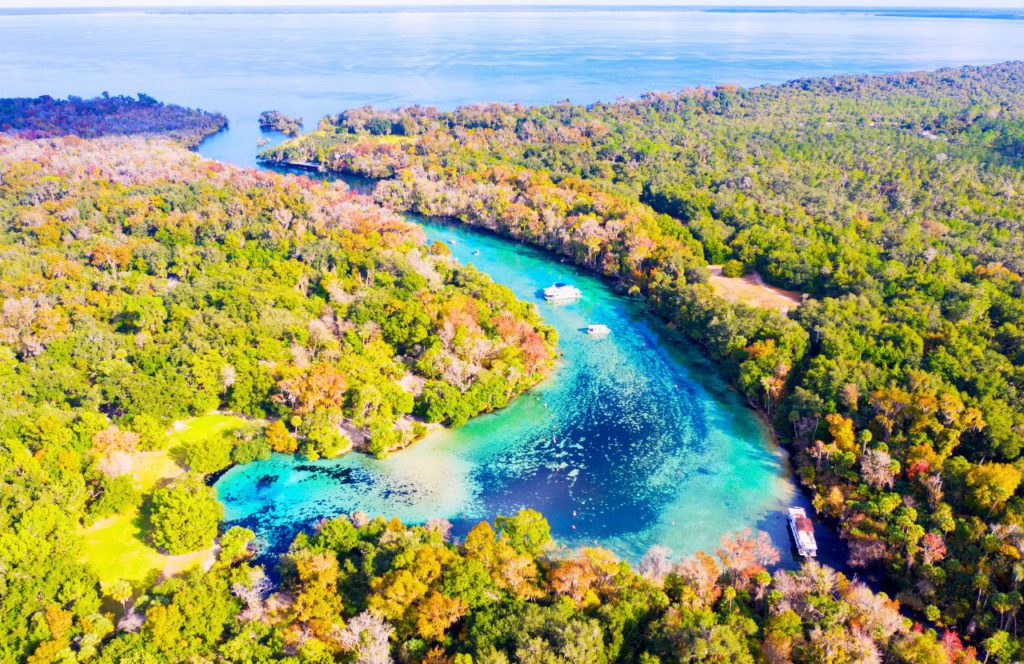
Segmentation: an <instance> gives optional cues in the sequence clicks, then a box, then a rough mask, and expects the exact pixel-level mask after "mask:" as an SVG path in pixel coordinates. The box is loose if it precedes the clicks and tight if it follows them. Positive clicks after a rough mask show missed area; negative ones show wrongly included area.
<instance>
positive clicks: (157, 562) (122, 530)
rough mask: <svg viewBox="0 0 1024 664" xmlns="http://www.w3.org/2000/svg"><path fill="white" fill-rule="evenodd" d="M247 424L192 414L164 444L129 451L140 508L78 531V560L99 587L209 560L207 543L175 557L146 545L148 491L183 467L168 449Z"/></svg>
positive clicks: (215, 415)
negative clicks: (80, 554) (148, 448)
mask: <svg viewBox="0 0 1024 664" xmlns="http://www.w3.org/2000/svg"><path fill="white" fill-rule="evenodd" d="M246 426H249V422H247V421H246V420H244V419H242V418H241V417H238V416H235V415H225V414H221V413H213V414H210V415H204V416H202V417H196V418H193V419H191V420H187V421H184V422H179V423H177V424H176V426H175V427H173V428H172V429H171V431H170V432H169V433H168V437H167V438H168V439H167V446H166V448H165V449H162V450H153V451H148V452H136V453H134V454H132V455H131V469H130V470H129V471H128V472H129V473H130V474H131V475H132V478H133V479H134V480H135V487H136V488H137V489H138V490H139V493H141V494H142V495H143V496H144V497H145V500H144V501H143V506H142V508H140V509H133V510H129V511H127V512H123V513H121V514H117V515H114V516H111V517H107V518H105V519H101V520H100V521H97V522H96V523H94V524H92V525H91V526H89V527H87V528H85V529H84V530H83V531H82V539H83V547H82V557H83V560H84V562H86V563H87V564H88V565H89V566H91V567H92V569H93V571H95V572H96V574H97V576H99V579H100V582H101V583H103V584H104V586H108V585H109V584H111V583H113V582H114V581H117V580H118V579H125V580H126V581H131V582H141V581H145V580H147V578H148V577H150V576H151V575H153V574H156V573H163V575H164V576H171V575H174V574H177V573H179V572H183V571H185V570H187V569H190V568H192V567H195V566H197V565H202V564H206V563H208V562H210V561H211V560H212V559H213V555H214V552H213V549H212V548H210V549H204V550H202V551H194V552H192V553H185V554H182V555H178V556H170V555H167V554H164V553H161V552H160V551H158V550H156V549H155V548H153V546H152V545H150V544H149V513H148V506H149V495H148V494H149V493H151V492H152V491H153V489H155V488H156V487H157V486H159V485H160V484H162V483H164V482H167V481H170V480H172V479H174V478H175V477H177V476H178V475H180V474H182V473H184V472H185V469H184V468H182V467H181V466H180V465H178V463H177V462H176V461H175V460H174V455H173V450H175V449H177V448H179V447H180V446H181V445H183V444H185V443H187V442H191V441H195V440H202V439H204V438H211V437H214V436H221V435H224V434H226V433H228V432H229V431H232V430H235V429H239V428H242V427H246Z"/></svg>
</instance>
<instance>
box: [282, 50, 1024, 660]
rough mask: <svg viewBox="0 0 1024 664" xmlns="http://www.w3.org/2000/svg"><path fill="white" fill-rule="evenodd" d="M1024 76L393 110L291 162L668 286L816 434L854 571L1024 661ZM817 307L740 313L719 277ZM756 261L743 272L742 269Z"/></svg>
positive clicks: (636, 280)
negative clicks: (869, 573)
mask: <svg viewBox="0 0 1024 664" xmlns="http://www.w3.org/2000/svg"><path fill="white" fill-rule="evenodd" d="M1022 118H1024V64H1022V63H1010V64H1003V65H995V66H990V67H966V68H962V69H952V70H941V71H936V72H922V73H910V74H899V75H892V76H881V77H870V76H841V77H835V78H828V79H815V80H800V81H794V82H792V83H789V84H785V85H778V86H764V87H759V88H753V89H739V88H737V87H735V86H721V87H718V88H715V89H706V88H698V89H692V90H684V91H682V92H680V93H673V94H650V95H646V96H645V97H643V98H642V99H640V100H636V101H621V102H616V103H608V104H594V105H592V106H588V107H583V106H576V105H571V104H569V103H560V104H556V105H553V106H547V107H537V108H528V107H522V106H503V105H490V106H471V107H464V108H460V109H457V110H455V111H453V112H447V113H442V112H438V111H436V110H434V109H425V108H412V109H406V110H400V111H384V112H379V111H375V110H373V109H369V108H363V109H357V110H355V111H349V112H347V113H343V114H341V115H339V116H336V117H332V118H328V119H327V120H326V121H325V123H324V124H323V125H322V127H321V129H320V130H319V131H317V132H315V133H313V134H312V135H310V136H308V137H304V138H302V139H299V140H297V141H293V142H291V143H288V144H285V145H283V146H281V147H279V148H275V149H272V150H270V151H268V153H267V154H266V155H265V156H266V157H267V158H269V159H275V160H297V161H298V160H301V161H317V162H319V163H320V164H321V165H322V167H323V168H325V169H329V170H342V171H354V172H358V173H361V174H365V175H370V176H374V177H378V178H384V180H383V181H382V182H381V183H379V184H378V185H377V190H376V196H377V198H378V199H379V200H380V201H382V202H384V203H385V204H387V205H389V206H391V207H393V208H394V209H398V210H405V209H412V210H416V211H418V212H422V213H426V214H442V215H447V216H453V217H456V218H459V219H461V220H463V221H465V222H467V223H471V224H474V225H481V226H485V227H488V228H491V229H494V230H497V231H498V232H501V233H504V234H507V235H510V236H512V237H516V238H520V239H523V240H527V241H530V242H532V243H535V244H538V245H541V246H544V247H547V248H549V249H552V250H554V251H558V252H560V253H562V254H564V255H566V256H570V257H572V258H573V259H574V260H575V261H576V262H577V263H579V264H582V265H586V266H588V267H590V268H592V269H594V270H596V271H599V272H601V273H603V274H605V275H608V276H611V277H614V278H616V279H618V280H619V281H620V283H621V284H622V286H623V288H625V289H629V290H630V291H631V292H637V293H642V294H643V295H645V296H646V297H647V298H648V300H649V301H650V303H651V305H652V307H654V308H656V309H657V310H658V311H659V312H661V313H662V314H663V315H665V316H666V317H667V318H669V319H670V320H672V321H674V322H675V323H677V324H678V325H679V326H680V327H681V328H682V329H684V330H685V331H686V332H687V333H688V334H689V335H690V336H692V337H693V338H695V339H696V340H698V341H699V342H700V343H701V344H702V345H703V346H704V347H705V348H706V349H707V351H708V352H709V354H710V355H712V356H713V357H715V358H716V359H718V360H720V361H721V363H722V366H723V369H724V371H726V372H727V373H728V374H729V375H730V376H731V377H732V378H733V379H734V381H735V382H736V384H737V386H738V387H739V388H740V389H741V390H742V391H743V392H744V394H746V396H747V398H748V400H749V401H750V403H751V404H752V405H754V406H756V407H758V408H759V409H761V410H762V412H764V413H765V414H766V415H767V416H768V417H770V418H772V419H773V420H774V422H775V429H776V431H777V432H778V433H779V434H780V435H781V436H784V437H785V438H787V439H789V440H790V441H792V444H793V447H794V450H795V452H796V459H797V463H798V467H799V471H800V475H801V478H802V480H803V481H804V482H805V483H806V484H807V485H808V486H810V487H812V488H813V489H814V491H815V505H816V507H817V508H818V510H819V511H821V512H823V513H825V514H827V515H829V516H831V517H834V518H835V519H836V522H837V523H838V524H839V525H840V527H841V529H842V533H843V535H844V536H845V537H846V538H847V539H848V540H849V542H850V544H851V550H852V559H851V563H853V564H854V565H881V566H884V567H885V568H886V569H887V570H888V572H889V573H890V574H891V577H892V578H893V579H894V580H895V581H896V582H897V583H898V584H899V587H900V588H901V595H900V597H901V599H902V600H903V602H904V604H905V605H907V606H909V607H911V608H912V609H915V610H917V611H920V612H921V613H922V614H923V615H926V616H927V617H928V618H929V619H930V620H932V621H934V622H935V623H936V624H939V625H947V626H957V627H959V628H961V629H963V630H964V631H965V633H967V634H968V635H970V636H971V638H974V639H977V640H979V641H980V640H982V639H985V638H989V637H991V638H992V639H996V640H1000V641H1003V642H1005V643H1006V646H1005V648H1003V649H1002V650H1000V653H1001V654H999V655H993V656H994V657H1008V658H1012V657H1019V656H1020V655H1022V654H1024V643H1022V642H1021V640H1020V639H1019V636H1020V633H1019V630H1018V625H1017V615H1018V613H1019V610H1020V607H1021V604H1022V596H1021V592H1020V583H1021V579H1022V578H1024V564H1022V561H1021V554H1022V552H1024V529H1022V525H1024V524H1022V520H1024V502H1022V499H1021V497H1020V496H1019V495H1018V488H1019V486H1020V483H1021V477H1022V475H1021V473H1022V470H1024V458H1022V457H1021V449H1022V445H1024V390H1022V388H1024V353H1022V349H1024V334H1022V332H1021V330H1022V329H1024V297H1022V295H1024V291H1022V289H1024V285H1022V284H1024V281H1022V275H1024V246H1022V242H1024V226H1022V224H1024V221H1022V220H1024V197H1022V194H1021V192H1024V171H1022V162H1021V159H1020V157H1021V151H1020V146H1021V140H1020V137H1021V126H1022V125H1021V123H1022ZM725 261H730V263H729V265H730V267H731V269H746V270H756V271H758V272H759V273H760V274H761V275H763V276H764V277H765V278H766V279H767V280H768V281H769V282H770V283H772V284H774V285H777V286H782V287H786V288H792V289H799V290H802V291H803V292H805V293H807V294H808V295H809V296H810V300H809V301H808V302H807V303H806V304H805V305H803V306H801V307H800V308H799V309H798V310H796V311H794V312H791V313H790V314H789V316H788V317H779V316H776V315H775V314H773V313H769V312H766V311H757V310H753V309H751V308H749V307H745V306H743V305H730V304H727V303H726V302H724V301H722V300H721V299H720V298H717V297H716V296H715V295H714V293H713V290H712V289H711V288H710V287H709V286H708V284H707V270H706V264H707V263H708V262H711V263H720V262H725ZM737 261H738V262H739V264H740V265H739V266H738V267H736V268H734V266H736V262H737Z"/></svg>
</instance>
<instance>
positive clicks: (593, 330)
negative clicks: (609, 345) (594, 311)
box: [587, 323, 611, 337]
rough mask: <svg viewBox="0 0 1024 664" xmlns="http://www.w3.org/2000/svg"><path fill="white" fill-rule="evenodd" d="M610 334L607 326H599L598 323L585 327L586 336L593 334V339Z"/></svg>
mask: <svg viewBox="0 0 1024 664" xmlns="http://www.w3.org/2000/svg"><path fill="white" fill-rule="evenodd" d="M610 333H611V330H610V329H608V326H607V325H601V324H600V323H598V324H595V325H588V326H587V334H593V335H594V336H595V337H605V336H608V335H609V334H610Z"/></svg>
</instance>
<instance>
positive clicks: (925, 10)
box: [0, 3, 1024, 21]
mask: <svg viewBox="0 0 1024 664" xmlns="http://www.w3.org/2000/svg"><path fill="white" fill-rule="evenodd" d="M517 12H531V13H532V12H543V13H551V14H561V13H588V12H622V13H642V12H673V13H676V12H678V13H708V14H836V15H851V14H859V15H866V16H877V17H886V18H900V17H906V18H949V19H983V20H1001V21H1022V20H1024V8H1020V9H1017V8H1001V7H989V8H978V9H961V8H957V7H908V6H901V5H898V4H895V5H892V6H889V7H856V6H849V7H814V6H798V5H784V4H780V5H777V6H753V5H742V4H739V5H725V4H722V5H710V4H709V5H701V4H694V5H681V4H646V5H637V6H630V5H624V4H623V5H617V4H580V5H569V4H566V5H556V6H551V5H540V4H536V3H523V4H502V5H470V4H467V5H399V4H396V5H391V6H374V5H371V4H362V5H356V4H353V5H348V6H298V7H289V6H247V5H244V4H239V5H237V6H229V7H215V6H204V5H202V4H196V5H193V6H181V7H174V6H163V7H146V6H141V5H138V6H132V5H124V6H96V7H60V6H53V7H31V6H26V7H8V8H0V16H62V15H102V14H153V15H161V14H175V15H185V16H188V15H205V14H217V15H281V14H478V13H495V14H501V13H517Z"/></svg>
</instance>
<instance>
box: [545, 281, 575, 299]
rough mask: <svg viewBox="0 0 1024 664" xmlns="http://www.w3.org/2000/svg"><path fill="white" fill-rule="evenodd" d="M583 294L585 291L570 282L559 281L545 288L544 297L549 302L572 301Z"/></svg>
mask: <svg viewBox="0 0 1024 664" xmlns="http://www.w3.org/2000/svg"><path fill="white" fill-rule="evenodd" d="M582 295H583V291H581V290H580V289H579V288H576V287H575V286H570V285H569V284H562V283H557V284H555V285H553V286H548V287H547V288H545V289H544V299H545V300H547V301H548V302H572V301H573V300H578V299H579V298H580V297H582Z"/></svg>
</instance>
